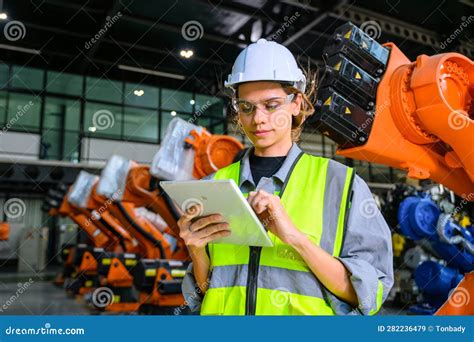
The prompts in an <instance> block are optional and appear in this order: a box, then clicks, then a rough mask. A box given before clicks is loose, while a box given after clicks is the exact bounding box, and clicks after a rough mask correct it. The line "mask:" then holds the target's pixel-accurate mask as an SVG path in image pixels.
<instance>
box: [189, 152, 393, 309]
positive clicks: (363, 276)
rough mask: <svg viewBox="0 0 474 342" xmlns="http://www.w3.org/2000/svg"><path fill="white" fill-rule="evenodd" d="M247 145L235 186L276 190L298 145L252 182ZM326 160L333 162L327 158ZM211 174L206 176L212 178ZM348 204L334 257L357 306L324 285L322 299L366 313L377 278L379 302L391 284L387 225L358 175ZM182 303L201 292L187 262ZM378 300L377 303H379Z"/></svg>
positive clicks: (373, 302)
mask: <svg viewBox="0 0 474 342" xmlns="http://www.w3.org/2000/svg"><path fill="white" fill-rule="evenodd" d="M251 150H252V149H249V150H248V151H247V152H246V153H245V155H244V157H243V158H242V161H241V175H240V180H239V188H240V190H241V191H242V192H250V191H253V190H255V189H257V190H258V189H262V190H264V191H266V192H268V193H273V192H274V191H280V190H281V188H282V186H283V183H284V181H285V179H286V176H287V175H288V173H289V172H290V170H291V166H292V165H293V163H294V161H295V159H296V158H297V156H298V155H299V153H300V152H301V149H300V148H299V147H298V146H297V145H296V144H293V146H292V147H291V149H290V151H289V152H288V155H287V157H286V159H285V162H284V163H283V165H282V166H281V168H280V169H279V170H278V171H277V172H276V173H275V174H274V175H273V176H272V177H270V178H267V177H262V178H261V179H260V181H259V182H258V184H257V185H255V184H254V181H253V178H252V173H251V171H250V163H249V155H250V153H251ZM329 162H330V163H337V162H336V161H333V160H330V161H329ZM213 177H214V174H212V175H209V176H207V177H206V179H212V178H213ZM352 190H353V197H352V206H351V208H350V211H349V217H348V220H347V226H346V230H345V235H344V242H343V245H342V250H341V253H340V256H339V257H338V259H339V260H340V261H341V262H342V263H343V264H344V266H345V267H346V268H347V270H348V271H349V272H350V280H351V283H352V285H353V287H354V289H355V292H356V294H357V298H358V302H359V306H358V307H357V308H354V307H352V306H351V305H350V304H348V303H346V302H344V301H342V300H341V299H339V298H338V297H336V296H335V295H333V294H332V293H331V292H330V291H328V290H326V289H324V291H325V295H326V300H327V301H328V303H329V304H330V305H331V307H332V309H333V310H334V312H335V313H336V314H338V315H349V314H350V315H357V314H364V315H367V314H369V313H371V312H373V311H374V310H376V309H377V301H378V300H380V299H379V298H377V290H378V288H379V281H380V282H381V284H382V287H383V295H382V302H383V301H385V299H386V298H387V296H388V293H389V291H390V289H391V287H392V285H393V255H392V240H391V234H390V229H389V228H388V226H387V223H386V222H385V219H384V218H383V216H382V214H381V213H380V211H379V210H378V208H377V206H376V204H375V201H374V199H373V196H372V193H371V192H370V190H369V187H368V186H367V184H366V183H365V182H364V180H363V179H362V178H360V177H359V176H357V175H356V176H355V178H354V182H353V185H352ZM182 290H183V294H184V297H185V300H186V303H187V304H188V306H189V307H190V308H191V310H192V311H197V310H199V309H200V306H201V296H200V295H198V293H197V292H196V283H195V279H194V275H193V272H192V264H191V265H190V266H189V268H188V271H187V273H186V276H185V278H184V280H183V285H182ZM379 304H380V303H379Z"/></svg>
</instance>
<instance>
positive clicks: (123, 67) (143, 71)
mask: <svg viewBox="0 0 474 342" xmlns="http://www.w3.org/2000/svg"><path fill="white" fill-rule="evenodd" d="M118 68H119V69H120V70H127V71H132V72H138V73H141V74H148V75H154V76H160V77H168V78H174V79H176V80H185V79H186V76H184V75H179V74H173V73H170V72H164V71H157V70H150V69H143V68H135V67H132V66H128V65H123V64H120V65H119V66H118Z"/></svg>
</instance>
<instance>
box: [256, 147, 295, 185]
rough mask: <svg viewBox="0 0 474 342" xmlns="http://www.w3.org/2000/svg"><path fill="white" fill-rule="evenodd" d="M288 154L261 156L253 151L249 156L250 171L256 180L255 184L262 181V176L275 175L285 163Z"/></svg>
mask: <svg viewBox="0 0 474 342" xmlns="http://www.w3.org/2000/svg"><path fill="white" fill-rule="evenodd" d="M285 159H286V156H282V157H259V156H256V155H255V154H254V152H253V151H252V152H251V153H250V156H249V161H250V171H251V172H252V178H253V181H254V182H255V186H256V185H257V184H258V182H259V181H260V178H262V177H267V178H270V177H271V176H273V175H274V174H275V173H276V172H277V171H278V170H279V169H280V167H281V166H282V165H283V162H284V161H285Z"/></svg>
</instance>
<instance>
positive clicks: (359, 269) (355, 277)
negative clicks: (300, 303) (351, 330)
mask: <svg viewBox="0 0 474 342" xmlns="http://www.w3.org/2000/svg"><path fill="white" fill-rule="evenodd" d="M337 259H338V260H340V261H341V262H342V263H343V264H344V266H345V267H346V268H347V270H348V271H349V273H350V276H349V279H350V281H351V283H352V286H353V287H354V290H355V292H356V295H357V299H358V303H359V305H358V306H357V307H353V306H352V305H350V304H348V303H346V302H344V301H343V300H341V299H339V298H338V297H336V296H335V295H334V294H332V293H331V292H329V291H326V295H327V298H326V299H327V301H328V302H329V304H330V305H331V308H332V309H333V310H334V312H335V314H336V315H373V314H375V313H377V311H378V310H379V309H380V306H381V305H382V297H383V285H382V283H381V281H380V280H379V277H378V274H377V270H376V269H375V268H374V267H373V266H372V265H371V264H369V263H368V262H367V261H365V260H361V259H356V258H337Z"/></svg>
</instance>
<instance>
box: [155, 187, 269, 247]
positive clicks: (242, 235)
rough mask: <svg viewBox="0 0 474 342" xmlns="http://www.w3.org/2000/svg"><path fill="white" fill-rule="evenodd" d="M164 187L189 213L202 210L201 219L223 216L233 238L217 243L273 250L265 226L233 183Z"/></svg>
mask: <svg viewBox="0 0 474 342" xmlns="http://www.w3.org/2000/svg"><path fill="white" fill-rule="evenodd" d="M160 185H161V186H162V187H163V189H164V190H165V191H166V192H167V193H168V195H169V196H170V197H171V198H172V199H173V200H174V201H175V202H176V203H177V204H178V205H179V206H180V208H181V209H182V210H183V211H185V210H186V209H187V208H190V207H191V206H192V205H193V204H195V203H199V204H201V206H202V213H200V216H206V215H210V214H221V215H222V216H223V217H224V219H225V220H226V221H227V222H229V225H230V230H231V232H232V234H231V235H230V236H227V237H223V238H219V239H217V240H214V241H213V243H227V244H232V245H244V246H261V247H272V246H273V243H272V241H271V239H270V237H269V236H268V234H267V232H266V230H265V228H264V227H263V225H262V223H261V222H260V221H259V219H258V217H257V215H256V214H255V212H254V211H253V209H252V208H251V207H250V204H249V203H248V202H247V200H246V199H245V197H244V195H243V194H242V192H240V190H239V188H238V187H237V184H235V182H234V181H233V180H195V181H162V182H160Z"/></svg>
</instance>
